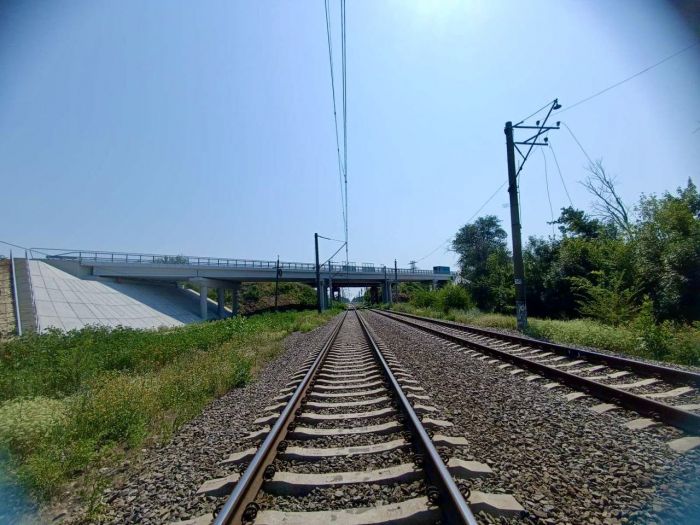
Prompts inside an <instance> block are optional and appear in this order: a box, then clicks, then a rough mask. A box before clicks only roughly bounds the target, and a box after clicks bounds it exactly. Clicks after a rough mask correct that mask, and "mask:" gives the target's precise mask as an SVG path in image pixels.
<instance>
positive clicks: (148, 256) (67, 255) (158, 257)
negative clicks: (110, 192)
mask: <svg viewBox="0 0 700 525" xmlns="http://www.w3.org/2000/svg"><path fill="white" fill-rule="evenodd" d="M31 251H32V254H34V253H39V254H42V255H43V256H45V257H46V258H47V259H66V260H77V261H80V262H83V261H85V262H90V261H92V262H96V263H119V264H174V265H176V264H180V265H189V266H192V265H194V266H209V267H223V268H260V269H271V270H272V269H276V268H277V264H278V263H277V261H265V260H258V259H231V258H224V257H199V256H191V255H162V254H152V253H130V252H106V251H93V250H57V249H53V248H32V250H31ZM279 268H280V269H281V270H296V271H307V272H315V271H316V265H315V264H313V263H301V262H283V261H280V262H279ZM385 269H386V274H387V278H389V279H392V278H393V274H394V268H391V267H388V266H386V267H385V266H374V264H372V263H360V264H357V263H347V265H346V264H331V263H326V264H324V265H323V266H322V271H331V272H335V273H338V274H343V273H382V274H383V273H384V272H385ZM396 272H397V273H399V274H402V275H406V274H408V275H435V274H434V272H433V271H432V270H419V269H411V268H398V269H397V270H396ZM452 274H453V275H454V272H453V273H452Z"/></svg>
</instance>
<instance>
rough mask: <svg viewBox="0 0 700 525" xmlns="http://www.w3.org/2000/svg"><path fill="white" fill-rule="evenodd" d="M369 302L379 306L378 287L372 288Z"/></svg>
mask: <svg viewBox="0 0 700 525" xmlns="http://www.w3.org/2000/svg"><path fill="white" fill-rule="evenodd" d="M369 300H370V302H371V303H372V304H377V303H378V302H379V288H377V287H376V286H371V287H370V289H369Z"/></svg>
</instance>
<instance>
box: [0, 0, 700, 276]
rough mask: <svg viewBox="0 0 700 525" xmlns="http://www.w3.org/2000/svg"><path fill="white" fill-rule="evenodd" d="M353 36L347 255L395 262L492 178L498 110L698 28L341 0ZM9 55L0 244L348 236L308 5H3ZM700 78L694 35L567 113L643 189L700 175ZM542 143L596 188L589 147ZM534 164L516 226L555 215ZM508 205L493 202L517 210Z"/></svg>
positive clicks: (462, 218)
mask: <svg viewBox="0 0 700 525" xmlns="http://www.w3.org/2000/svg"><path fill="white" fill-rule="evenodd" d="M331 4H332V8H333V13H332V15H333V20H334V30H335V33H334V36H335V37H336V38H335V43H336V44H337V43H338V41H339V40H338V38H337V37H338V35H339V16H338V14H339V12H338V2H337V1H336V0H332V1H331ZM347 31H348V36H347V42H348V179H349V188H350V191H349V208H350V213H349V220H350V221H349V223H350V241H351V245H350V259H351V260H354V261H358V262H359V261H370V262H376V263H387V264H393V259H394V258H395V257H396V258H397V259H398V261H399V264H400V265H402V266H406V265H407V263H408V261H409V260H411V259H416V258H420V257H422V256H423V255H425V254H426V253H428V252H430V251H431V250H432V249H434V248H435V247H436V246H437V245H438V244H439V243H440V242H441V241H443V240H445V239H447V238H448V237H450V236H452V235H454V233H455V232H456V230H457V229H458V227H460V226H461V225H463V224H464V223H465V222H466V220H467V219H468V218H469V217H470V216H471V215H472V214H473V213H474V212H475V211H476V210H477V208H478V207H479V206H480V205H481V204H482V203H483V202H484V201H485V200H486V198H487V197H488V196H489V195H490V194H491V193H492V192H493V191H494V190H495V188H496V187H498V185H499V184H500V183H501V182H502V181H504V180H505V178H506V159H505V145H504V135H503V124H504V122H505V121H506V120H513V121H517V120H519V119H521V118H523V117H525V116H527V115H528V114H529V113H531V112H532V111H534V110H535V109H537V108H538V107H540V106H542V105H543V104H544V103H545V102H546V101H547V100H551V99H553V98H555V97H559V100H560V102H561V103H562V104H563V105H564V108H566V107H567V104H572V103H574V102H576V101H578V100H580V99H582V98H584V97H586V96H588V95H590V94H592V93H595V92H596V91H598V90H600V89H602V88H604V87H606V86H608V85H610V84H612V83H614V82H616V81H618V80H621V79H623V78H625V77H627V76H629V75H632V74H634V73H636V72H637V71H639V70H641V69H643V68H645V67H647V66H648V65H651V64H653V63H654V62H657V61H658V60H660V59H662V58H663V57H665V56H667V55H669V54H671V53H673V52H674V51H676V50H678V49H680V48H683V47H685V46H687V45H689V44H691V43H693V42H694V41H695V40H696V39H697V35H694V34H692V33H691V32H690V31H689V30H688V29H687V27H686V25H685V24H684V22H683V20H682V19H681V18H680V17H679V15H678V14H677V13H676V12H675V11H674V10H672V9H671V8H669V7H668V6H667V4H666V3H665V2H661V1H651V0H639V1H635V2H631V1H625V2H621V1H619V2H610V1H597V2H596V1H561V2H551V1H541V0H531V1H528V2H515V1H509V2H504V1H501V2H498V1H496V2H494V1H483V2H475V1H463V2H456V1H448V0H445V1H440V2H438V1H432V2H431V1H424V2H406V1H399V0H395V1H389V0H387V1H375V0H371V1H370V0H350V1H349V2H348V5H347ZM339 62H340V61H339V49H336V64H339ZM0 70H1V71H2V75H1V76H0V177H2V179H1V181H0V182H1V185H0V188H2V190H1V191H2V217H3V219H2V221H1V222H0V239H2V240H8V241H12V242H16V243H18V244H22V245H30V246H48V247H66V248H92V249H106V250H121V251H142V252H155V253H185V254H193V255H213V256H222V257H225V256H231V257H248V258H270V259H271V258H274V257H276V256H277V254H279V255H280V256H281V257H282V258H283V259H286V260H303V261H311V260H312V258H313V239H312V235H313V232H314V231H318V232H321V233H322V234H325V235H327V236H332V237H340V236H342V218H341V210H340V194H339V186H338V172H337V161H336V156H335V155H336V153H335V138H334V132H333V116H332V103H331V91H330V79H329V71H328V51H327V46H326V32H325V19H324V10H323V2H322V1H321V0H314V1H253V0H250V1H248V2H232V1H228V0H227V1H221V2H212V1H204V2H185V1H165V0H163V1H149V2H143V1H140V0H139V1H131V0H121V1H119V2H114V1H96V0H85V1H83V0H74V1H65V2H54V1H42V2H39V1H25V2H17V3H10V2H5V3H3V7H0ZM699 94H700V47H696V48H694V49H693V50H691V51H689V52H686V53H684V54H682V55H680V56H678V57H677V58H674V59H673V60H671V61H669V62H666V63H665V64H663V65H661V66H659V67H658V68H656V69H654V70H652V71H650V72H648V73H646V74H644V75H642V76H640V77H638V78H636V79H634V80H632V81H630V82H628V83H626V84H624V85H622V86H620V87H618V88H616V89H614V90H612V91H610V92H609V93H606V94H604V95H602V96H600V97H598V98H596V99H594V100H591V101H590V102H588V103H585V104H582V105H581V106H578V107H576V108H573V109H572V110H571V111H567V112H564V113H562V114H561V116H560V117H558V118H561V120H562V121H565V122H566V123H568V125H569V126H570V127H571V129H572V130H573V131H574V133H575V134H576V135H577V136H578V138H579V140H580V141H581V142H582V144H583V146H584V147H585V148H586V150H587V151H588V152H589V154H590V155H591V156H592V157H594V158H599V157H600V158H603V159H604V162H605V165H606V167H607V168H608V170H609V171H610V172H611V173H613V174H615V175H617V176H618V179H619V185H620V191H621V193H622V195H623V196H624V198H625V199H626V200H627V202H628V203H629V204H632V203H634V202H635V201H636V200H637V198H638V196H639V194H640V193H641V192H645V193H653V192H657V193H658V192H662V191H664V190H672V189H674V188H675V187H677V186H679V185H681V184H684V183H685V181H686V180H687V179H688V177H693V178H694V179H695V180H696V181H698V178H699V177H698V174H699V173H698V172H699V170H700V169H699V168H698V166H700V147H699V146H700V131H698V132H695V131H696V130H697V129H698V128H699V127H700V97H699V96H698V95H699ZM550 140H551V143H552V144H553V147H554V151H555V153H556V154H557V156H558V159H559V163H560V165H561V169H562V172H563V176H564V179H565V181H566V184H567V185H568V188H569V191H570V193H571V196H572V199H573V202H574V205H575V206H577V207H583V208H586V207H588V206H589V204H590V198H589V197H588V195H587V194H586V193H585V191H584V190H583V188H582V187H581V186H580V184H578V182H577V181H579V180H581V179H583V177H584V175H585V173H584V170H583V166H584V164H585V158H584V156H583V154H582V153H581V151H580V150H579V149H578V147H577V146H576V145H575V143H574V142H573V140H572V139H571V137H570V136H569V134H568V132H567V131H566V130H561V131H558V132H556V133H553V134H552V135H550ZM543 168H544V163H543V158H542V153H540V152H539V151H536V152H535V154H534V155H533V157H532V158H531V160H530V161H528V165H527V166H526V167H525V169H524V172H523V175H522V176H521V197H522V201H523V205H522V217H523V235H524V237H527V236H528V235H547V234H548V233H551V227H550V226H548V225H547V221H548V220H549V219H550V212H549V206H548V204H547V199H546V190H545V180H544V169H543ZM548 168H549V179H550V189H551V195H552V202H553V206H554V209H555V215H556V214H557V212H558V209H559V208H560V207H562V206H565V205H567V204H568V201H567V200H566V197H565V194H564V191H563V188H562V184H561V182H560V181H559V177H558V175H557V173H556V170H555V167H554V165H553V162H552V159H551V157H548ZM507 202H508V197H507V192H506V189H505V188H504V189H503V190H502V192H501V193H500V194H499V195H498V196H497V197H496V198H495V199H494V200H493V201H492V202H491V203H490V204H489V205H488V206H486V207H485V208H484V210H483V212H482V213H483V214H486V213H493V214H496V215H498V216H499V217H501V218H502V219H503V221H504V226H506V228H508V224H509V222H508V213H509V210H508V208H507ZM332 249H333V246H332V245H331V244H330V243H328V244H326V245H325V246H324V251H325V252H326V253H327V254H330V252H331V250H332ZM7 251H8V250H7V248H6V247H0V253H7ZM433 264H454V257H453V255H452V254H447V253H445V251H444V250H443V249H440V250H438V251H437V252H436V253H435V254H433V255H432V256H430V257H428V258H426V259H425V260H423V261H421V263H420V266H422V267H430V266H432V265H433Z"/></svg>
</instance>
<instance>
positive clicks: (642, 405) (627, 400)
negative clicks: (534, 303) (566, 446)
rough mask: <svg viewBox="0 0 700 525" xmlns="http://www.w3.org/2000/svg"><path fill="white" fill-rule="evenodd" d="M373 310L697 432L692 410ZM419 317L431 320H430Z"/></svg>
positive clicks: (698, 419) (697, 421)
mask: <svg viewBox="0 0 700 525" xmlns="http://www.w3.org/2000/svg"><path fill="white" fill-rule="evenodd" d="M375 311H376V312H377V313H379V314H380V315H383V316H385V317H387V318H389V319H393V320H395V321H396V322H399V323H404V324H406V325H408V326H412V327H414V328H418V329H419V330H423V331H425V332H428V333H430V334H433V335H436V336H438V337H441V338H443V339H447V340H448V341H452V342H453V343H457V344H460V345H463V346H467V347H470V348H473V349H475V350H478V351H480V352H483V353H486V354H489V355H492V356H494V357H497V358H499V359H501V360H503V361H508V362H510V363H512V364H514V365H517V366H519V367H521V368H526V369H529V370H532V371H533V372H536V373H538V374H541V375H543V376H545V377H548V378H550V379H554V380H556V381H559V382H561V383H564V384H566V385H567V386H570V387H573V388H576V389H578V390H581V391H583V392H587V393H589V394H591V395H593V396H595V397H597V398H600V399H602V400H604V401H611V402H613V403H616V404H618V405H621V406H623V407H625V408H629V409H630V410H633V411H635V412H638V413H640V414H643V415H645V416H648V417H651V418H654V419H658V420H660V421H663V422H664V423H666V424H668V425H672V426H674V427H677V428H680V429H681V430H684V431H686V432H688V433H690V434H696V435H697V434H700V415H697V414H693V413H692V412H688V411H687V410H682V409H679V408H675V407H673V406H671V405H666V404H664V403H659V402H658V401H654V400H652V399H648V398H646V397H642V396H638V395H636V394H631V393H630V392H627V391H625V390H620V389H619V388H615V387H612V386H608V385H604V384H602V383H598V382H597V381H592V380H590V379H585V378H583V377H579V376H577V375H574V374H571V373H568V372H564V371H562V370H559V369H557V368H553V367H551V366H547V365H545V364H542V363H538V362H536V361H530V360H529V359H525V358H523V357H519V356H516V355H513V354H510V353H508V352H504V351H502V350H497V349H495V348H491V347H490V346H486V345H483V344H481V343H476V342H474V341H470V340H468V339H466V338H464V337H460V336H458V335H455V334H450V333H445V332H442V331H440V330H436V329H435V328H431V327H429V326H425V325H422V324H419V323H416V322H415V321H412V320H409V319H406V318H402V317H399V316H393V315H389V314H388V313H386V312H382V311H380V310H375ZM421 320H424V321H428V322H432V319H430V320H428V319H421ZM434 324H439V323H434Z"/></svg>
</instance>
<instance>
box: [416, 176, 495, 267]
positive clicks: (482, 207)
mask: <svg viewBox="0 0 700 525" xmlns="http://www.w3.org/2000/svg"><path fill="white" fill-rule="evenodd" d="M506 184H508V181H504V182H503V184H501V185H500V186H499V187H498V188H497V189H496V191H494V192H493V193H492V194H491V196H490V197H489V198H488V199H486V201H485V202H484V203H483V204H482V205H481V206H479V209H477V210H476V211H475V212H474V213H472V215H471V217H469V218H468V219H467V222H468V223H469V222H471V221H472V219H473V218H474V217H476V216H477V215H478V214H479V212H480V211H481V210H483V209H484V208H485V207H486V205H487V204H488V203H489V202H491V201H492V200H493V198H494V197H495V196H496V195H498V192H499V191H501V190H502V189H503V186H505V185H506ZM450 242H452V237H450V238H449V239H447V240H446V241H443V242H441V243H440V244H439V245H438V246H437V247H436V248H435V249H433V250H432V251H431V252H430V253H428V254H426V255H424V256H423V257H420V258H419V259H416V262H417V263H419V262H421V261H422V260H424V259H427V258H428V257H430V256H431V255H432V254H434V253H435V252H436V251H438V250H439V249H440V248H442V247H443V246H444V245H445V244H447V243H450Z"/></svg>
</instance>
